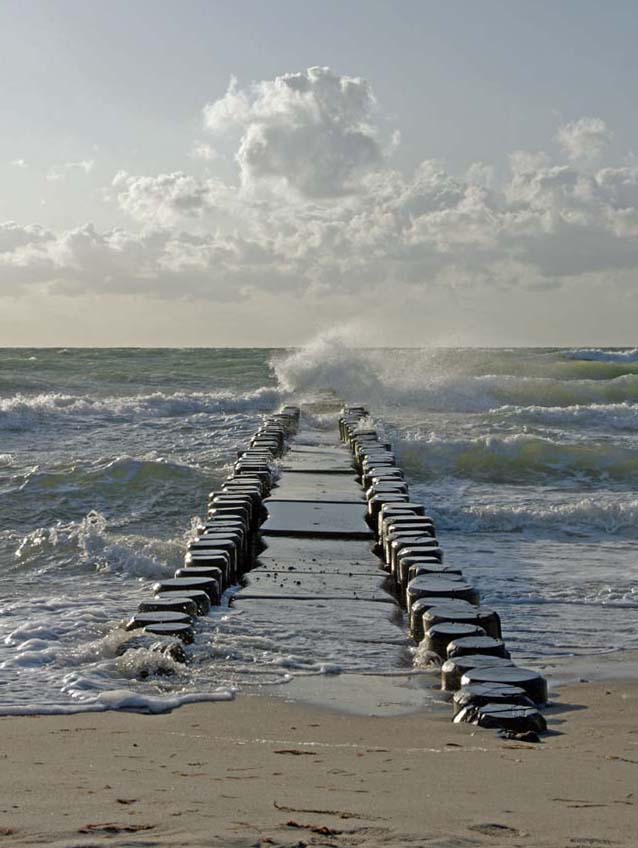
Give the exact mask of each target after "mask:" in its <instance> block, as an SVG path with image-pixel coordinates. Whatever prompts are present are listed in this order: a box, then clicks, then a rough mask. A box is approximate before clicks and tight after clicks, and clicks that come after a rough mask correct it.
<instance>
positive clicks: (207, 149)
mask: <svg viewBox="0 0 638 848" xmlns="http://www.w3.org/2000/svg"><path fill="white" fill-rule="evenodd" d="M193 156H194V157H195V159H204V160H205V161H206V162H212V161H214V160H215V159H219V158H220V156H219V153H218V152H217V151H216V150H215V148H214V147H213V146H212V145H211V144H207V143H206V142H205V141H196V142H195V144H194V145H193Z"/></svg>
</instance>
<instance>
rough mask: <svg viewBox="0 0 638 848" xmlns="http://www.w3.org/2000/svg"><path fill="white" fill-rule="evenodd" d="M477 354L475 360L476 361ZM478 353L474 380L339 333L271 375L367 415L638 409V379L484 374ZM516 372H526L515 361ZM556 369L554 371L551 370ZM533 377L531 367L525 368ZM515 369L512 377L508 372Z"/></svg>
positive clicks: (457, 362) (422, 354)
mask: <svg viewBox="0 0 638 848" xmlns="http://www.w3.org/2000/svg"><path fill="white" fill-rule="evenodd" d="M480 353H481V352H479V353H478V354H477V357H478V356H480ZM493 359H494V353H493V352H491V353H490V354H489V355H488V354H487V353H483V360H482V368H478V366H475V367H476V370H477V373H472V363H471V362H470V360H469V359H465V360H462V359H459V354H458V352H457V354H456V357H452V353H451V352H448V353H447V354H446V352H441V351H436V350H414V351H407V350H389V351H381V350H364V349H357V348H352V347H350V346H349V343H348V340H347V338H345V337H344V335H343V334H342V333H340V332H338V331H334V332H333V333H327V334H324V335H322V336H319V337H318V338H317V339H315V341H313V342H312V343H310V344H308V345H307V346H306V347H304V348H302V349H300V350H298V351H293V352H289V353H287V354H285V355H280V356H277V357H274V358H273V360H272V362H271V367H272V369H273V371H274V374H275V376H276V378H277V380H278V382H279V386H280V387H281V389H282V391H284V392H296V393H301V394H308V393H312V392H319V391H322V390H326V389H328V390H332V391H334V392H335V393H336V394H337V395H339V396H340V397H343V398H345V399H347V400H348V401H349V402H355V401H362V402H365V403H367V404H368V405H370V407H371V408H375V409H377V410H379V408H380V407H384V406H386V407H392V408H397V407H401V408H402V409H404V408H406V407H408V408H412V409H414V408H418V409H422V410H424V411H430V412H488V411H490V410H492V409H494V408H497V407H499V406H503V405H505V406H521V407H528V406H539V407H572V406H586V405H592V404H625V403H626V404H631V403H632V402H636V403H638V374H636V373H622V369H620V371H619V370H617V369H615V370H614V372H613V373H614V376H612V377H611V378H608V379H601V376H602V375H600V374H599V373H597V371H596V369H594V373H592V374H591V375H588V373H587V372H586V371H583V369H582V368H581V367H578V368H577V370H576V372H575V373H576V374H577V376H576V377H574V378H570V379H564V378H559V377H556V376H546V375H545V371H546V370H547V366H546V365H545V361H544V360H537V363H538V365H537V367H538V372H539V373H538V374H537V375H534V373H516V372H514V373H507V372H505V371H503V370H499V371H498V372H490V371H489V370H488V371H485V372H484V373H481V370H482V369H484V368H486V367H489V366H490V365H495V364H496V363H495V362H493ZM517 367H518V368H519V369H522V368H523V366H522V364H521V362H520V361H519V362H518V363H517ZM553 367H555V366H553ZM528 368H530V369H531V366H528ZM513 370H514V369H513V367H512V368H510V371H513Z"/></svg>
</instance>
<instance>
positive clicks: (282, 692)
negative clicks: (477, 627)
mask: <svg viewBox="0 0 638 848" xmlns="http://www.w3.org/2000/svg"><path fill="white" fill-rule="evenodd" d="M518 664H519V665H521V666H524V667H529V668H532V669H534V670H535V671H538V672H540V673H542V674H543V675H544V676H546V677H547V681H548V684H549V693H550V702H552V701H553V700H554V698H553V696H554V694H560V692H561V690H563V689H564V688H565V687H569V686H573V685H575V684H580V683H593V684H601V685H602V684H605V683H608V682H611V681H615V682H618V683H627V684H629V685H631V684H632V683H633V682H635V683H637V684H638V651H622V650H621V651H611V652H609V653H600V654H588V655H583V656H564V657H551V658H543V659H534V660H532V659H520V661H518ZM439 680H440V677H439V674H438V672H436V671H434V670H425V669H418V668H406V669H405V670H398V671H396V672H392V673H387V674H375V673H357V672H342V673H338V674H308V675H298V676H293V677H292V679H291V680H290V681H288V682H286V683H275V684H267V685H263V686H260V685H255V686H252V687H244V688H243V689H242V688H241V687H239V688H238V689H236V690H235V689H234V687H233V686H232V685H230V684H229V685H221V686H220V687H219V688H218V689H216V690H211V691H209V692H205V693H197V692H192V693H182V694H179V693H175V692H172V693H171V694H167V695H161V694H154V695H142V694H138V693H135V692H134V691H133V690H128V689H120V690H115V691H113V692H110V693H108V697H106V698H105V700H104V701H98V702H93V701H91V702H86V703H81V702H77V701H73V702H70V703H68V704H46V705H35V706H33V707H28V708H26V707H24V706H22V705H21V706H4V705H1V704H0V719H4V718H30V717H38V716H57V715H83V714H90V715H95V714H100V713H106V712H116V713H117V712H123V713H132V714H140V715H162V714H168V713H171V712H175V711H179V710H180V709H183V708H184V707H185V706H187V705H189V704H193V703H200V702H201V703H204V704H211V703H217V702H223V701H231V702H234V701H238V700H240V699H243V698H250V699H254V698H260V699H266V700H273V701H287V702H291V703H298V704H300V705H307V706H309V707H317V708H319V709H324V708H325V709H332V710H335V711H336V712H337V713H343V714H348V715H350V714H351V715H361V716H367V715H378V716H400V715H408V714H410V713H413V712H420V711H423V710H425V711H433V712H435V713H436V712H438V711H439V710H441V709H443V710H445V709H446V708H447V707H448V701H449V699H448V698H447V696H446V695H445V694H443V693H441V691H440V690H439V689H438V685H439ZM145 705H146V707H147V708H146V709H145ZM21 710H22V711H21ZM447 715H448V717H450V713H449V712H448V713H447Z"/></svg>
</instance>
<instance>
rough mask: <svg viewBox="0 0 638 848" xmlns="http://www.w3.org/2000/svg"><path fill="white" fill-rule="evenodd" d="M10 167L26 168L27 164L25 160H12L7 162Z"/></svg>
mask: <svg viewBox="0 0 638 848" xmlns="http://www.w3.org/2000/svg"><path fill="white" fill-rule="evenodd" d="M9 164H10V165H13V167H14V168H27V167H28V165H27V162H26V160H25V159H12V160H11V161H10V162H9Z"/></svg>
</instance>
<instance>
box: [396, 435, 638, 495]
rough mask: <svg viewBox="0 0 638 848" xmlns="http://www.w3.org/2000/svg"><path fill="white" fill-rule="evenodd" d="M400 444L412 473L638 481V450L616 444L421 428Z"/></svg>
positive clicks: (527, 479) (532, 480)
mask: <svg viewBox="0 0 638 848" xmlns="http://www.w3.org/2000/svg"><path fill="white" fill-rule="evenodd" d="M397 446H398V449H399V453H400V457H401V461H402V463H403V465H404V466H405V469H406V471H407V473H408V477H410V476H412V477H413V478H417V479H418V478H421V479H428V478H432V477H446V476H450V477H466V478H470V479H473V480H482V481H490V482H494V483H521V484H524V483H535V482H543V481H544V480H545V481H546V479H547V478H555V479H559V480H560V481H562V482H564V481H566V479H568V478H572V479H577V480H581V481H583V482H587V481H601V480H608V481H615V480H621V481H629V480H636V481H638V452H637V451H634V450H631V449H629V448H622V447H619V446H617V445H612V444H597V443H592V442H590V443H583V444H576V443H565V442H558V441H554V440H552V439H547V438H540V437H538V436H532V435H528V434H525V433H517V434H514V435H511V436H501V435H488V436H477V437H475V438H468V439H454V438H444V437H441V436H438V435H437V434H435V433H428V434H422V433H421V432H419V431H416V432H414V433H411V434H410V433H405V434H403V436H402V438H401V440H400V442H399V443H398V445H395V447H397Z"/></svg>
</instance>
